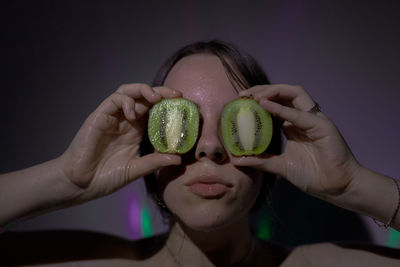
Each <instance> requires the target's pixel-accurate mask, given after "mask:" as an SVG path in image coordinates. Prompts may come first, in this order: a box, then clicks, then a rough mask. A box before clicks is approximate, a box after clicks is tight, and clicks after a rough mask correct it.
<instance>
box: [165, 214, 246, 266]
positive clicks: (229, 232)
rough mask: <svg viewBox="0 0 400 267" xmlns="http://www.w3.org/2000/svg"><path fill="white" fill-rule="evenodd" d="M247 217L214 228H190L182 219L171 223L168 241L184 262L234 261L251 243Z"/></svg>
mask: <svg viewBox="0 0 400 267" xmlns="http://www.w3.org/2000/svg"><path fill="white" fill-rule="evenodd" d="M252 242H253V239H252V235H251V232H250V229H249V222H248V218H247V217H246V218H243V219H241V220H238V221H236V222H234V223H231V224H230V225H227V226H225V227H223V228H219V229H217V230H212V231H207V232H205V231H198V230H194V229H190V228H188V227H187V226H185V225H184V224H183V223H182V222H180V221H175V222H174V223H173V225H172V228H171V232H170V236H169V238H168V241H167V244H168V245H169V247H170V249H171V251H172V252H173V253H174V254H175V256H176V257H177V258H178V259H180V261H181V263H182V264H183V265H185V266H186V265H190V264H194V265H196V264H197V265H198V264H199V262H203V263H205V262H209V263H210V264H212V265H216V266H230V265H235V264H237V263H239V262H241V261H242V260H244V259H245V258H246V257H247V256H248V254H249V251H250V249H251V247H252V245H253V244H252Z"/></svg>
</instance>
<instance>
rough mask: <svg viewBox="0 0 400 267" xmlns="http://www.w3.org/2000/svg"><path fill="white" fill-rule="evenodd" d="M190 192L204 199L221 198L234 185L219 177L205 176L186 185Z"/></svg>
mask: <svg viewBox="0 0 400 267" xmlns="http://www.w3.org/2000/svg"><path fill="white" fill-rule="evenodd" d="M186 186H188V188H189V191H191V192H192V193H194V194H196V195H198V196H200V197H203V198H219V197H222V196H223V195H224V194H225V193H226V192H228V191H229V190H231V188H232V186H233V185H232V184H231V183H229V182H226V181H224V180H223V179H222V178H220V177H218V176H210V175H203V176H198V177H195V178H194V179H192V180H191V181H190V182H189V183H187V184H186Z"/></svg>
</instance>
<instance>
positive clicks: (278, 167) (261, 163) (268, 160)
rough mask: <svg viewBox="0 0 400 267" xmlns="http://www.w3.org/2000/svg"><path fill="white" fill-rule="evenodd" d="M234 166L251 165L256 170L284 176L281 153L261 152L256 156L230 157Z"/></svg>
mask: <svg viewBox="0 0 400 267" xmlns="http://www.w3.org/2000/svg"><path fill="white" fill-rule="evenodd" d="M232 163H233V165H235V166H241V167H252V168H254V169H257V170H261V171H264V172H269V173H273V174H277V175H280V176H285V164H284V156H283V155H271V154H262V155H259V156H257V157H251V156H247V157H232Z"/></svg>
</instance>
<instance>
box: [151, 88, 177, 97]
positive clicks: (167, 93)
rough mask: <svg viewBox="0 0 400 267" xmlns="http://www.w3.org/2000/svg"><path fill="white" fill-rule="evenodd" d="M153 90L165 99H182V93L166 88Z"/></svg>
mask: <svg viewBox="0 0 400 267" xmlns="http://www.w3.org/2000/svg"><path fill="white" fill-rule="evenodd" d="M153 90H154V91H155V92H157V93H158V94H160V95H161V96H162V97H164V98H175V97H182V93H181V92H180V91H178V90H175V89H171V88H169V87H166V86H157V87H153Z"/></svg>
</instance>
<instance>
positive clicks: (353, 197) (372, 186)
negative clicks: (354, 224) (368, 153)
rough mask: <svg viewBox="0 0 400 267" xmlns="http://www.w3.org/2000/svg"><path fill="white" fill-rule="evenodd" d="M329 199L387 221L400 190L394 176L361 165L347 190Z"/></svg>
mask: <svg viewBox="0 0 400 267" xmlns="http://www.w3.org/2000/svg"><path fill="white" fill-rule="evenodd" d="M328 201H329V202H331V203H332V204H335V205H337V206H340V207H342V208H345V209H348V210H351V211H354V212H358V213H361V214H364V215H367V216H370V217H373V218H375V219H377V220H379V221H381V222H385V223H387V222H388V221H389V220H390V219H391V217H392V215H393V211H394V210H395V209H396V208H397V203H398V192H397V188H396V186H395V184H394V183H393V179H392V178H390V177H387V176H384V175H381V174H379V173H376V172H374V171H372V170H370V169H367V168H365V167H363V166H361V165H359V168H357V169H356V170H355V171H354V172H353V176H352V179H351V182H350V184H349V185H348V187H347V188H346V190H345V192H344V193H343V194H341V195H339V196H336V197H331V198H330V199H329V200H328Z"/></svg>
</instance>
